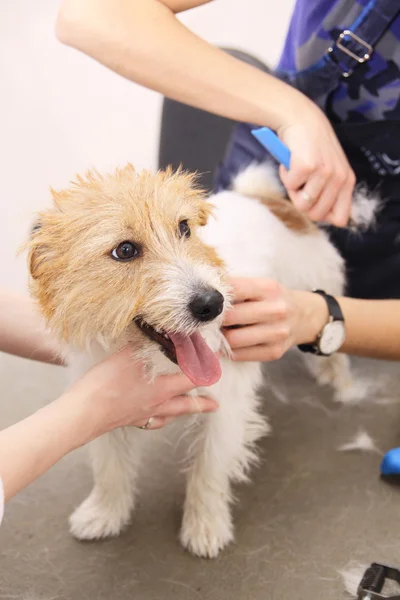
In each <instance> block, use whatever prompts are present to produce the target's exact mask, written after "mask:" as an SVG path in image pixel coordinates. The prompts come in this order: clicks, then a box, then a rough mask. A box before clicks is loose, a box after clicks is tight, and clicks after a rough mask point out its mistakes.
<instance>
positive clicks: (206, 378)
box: [170, 332, 221, 386]
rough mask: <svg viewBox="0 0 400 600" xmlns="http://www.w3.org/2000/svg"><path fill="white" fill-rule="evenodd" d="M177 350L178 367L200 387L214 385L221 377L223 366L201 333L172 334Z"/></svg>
mask: <svg viewBox="0 0 400 600" xmlns="http://www.w3.org/2000/svg"><path fill="white" fill-rule="evenodd" d="M170 338H171V340H172V341H173V343H174V346H175V350H176V358H177V360H178V365H179V366H180V368H181V370H182V371H183V372H184V374H185V375H186V376H187V377H189V379H190V380H191V381H192V382H193V383H194V384H195V385H198V386H201V385H204V386H208V385H213V384H214V383H217V381H218V379H219V378H220V377H221V365H220V364H219V360H218V358H217V357H216V355H215V354H214V352H213V351H212V350H211V349H210V348H209V347H208V346H207V344H206V343H205V341H204V339H203V337H202V336H201V335H200V333H198V332H196V333H193V334H192V335H190V336H189V335H182V334H180V333H174V334H172V335H171V334H170Z"/></svg>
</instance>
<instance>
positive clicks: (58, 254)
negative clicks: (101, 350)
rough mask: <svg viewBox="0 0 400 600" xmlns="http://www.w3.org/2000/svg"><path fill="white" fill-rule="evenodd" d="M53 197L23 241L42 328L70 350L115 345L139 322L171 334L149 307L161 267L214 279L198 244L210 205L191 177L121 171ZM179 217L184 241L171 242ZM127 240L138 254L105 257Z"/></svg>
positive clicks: (82, 180)
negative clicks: (186, 268)
mask: <svg viewBox="0 0 400 600" xmlns="http://www.w3.org/2000/svg"><path fill="white" fill-rule="evenodd" d="M52 196H53V204H54V206H53V208H52V209H50V210H45V211H43V212H41V213H40V214H39V221H40V224H41V227H40V228H39V229H37V230H36V231H34V232H33V234H32V236H31V240H30V241H29V242H28V250H29V262H30V270H31V275H32V286H31V288H32V294H33V296H34V297H35V298H36V299H37V300H38V302H39V304H40V307H41V309H42V312H43V314H44V316H45V318H46V321H47V322H48V324H49V325H50V327H51V328H52V329H53V330H54V331H55V332H56V333H57V334H58V336H59V337H60V338H61V339H63V340H65V341H68V342H72V343H73V344H74V345H78V346H83V345H85V344H86V343H87V342H88V341H90V340H92V339H94V338H96V337H97V338H98V337H100V338H103V339H106V340H107V341H108V342H109V341H113V340H116V339H118V338H119V336H120V335H121V334H122V333H123V332H124V331H125V330H126V329H127V328H128V327H129V326H130V324H131V322H132V319H134V318H135V317H137V316H138V315H140V316H142V317H144V318H146V320H148V321H149V322H151V324H152V325H153V326H155V327H164V328H165V327H172V328H173V327H177V326H178V324H177V323H174V322H171V323H168V315H167V314H166V313H165V312H163V307H162V304H161V303H160V302H157V298H161V297H162V292H163V287H164V286H165V279H164V274H165V272H166V271H168V268H169V267H172V266H173V265H175V266H176V264H179V261H190V262H192V263H193V264H196V263H201V264H205V265H209V266H213V267H217V268H219V269H221V271H222V268H223V265H222V263H221V261H220V260H219V258H218V257H217V255H216V253H215V252H214V250H213V249H212V248H209V247H207V246H205V245H204V244H203V243H202V242H201V241H200V240H199V238H198V237H197V236H196V229H197V228H198V227H200V226H202V225H205V223H206V222H207V218H208V216H209V215H210V213H211V210H212V206H211V205H210V204H209V203H208V202H207V201H206V200H205V197H204V194H203V192H202V191H201V190H199V189H198V188H197V187H196V176H195V175H193V174H191V173H186V172H183V171H182V170H178V171H177V172H175V173H174V172H172V169H167V170H166V171H160V172H158V173H157V174H156V175H153V174H152V173H151V172H150V171H142V172H141V173H137V172H136V171H135V169H134V167H133V166H132V165H130V164H128V165H127V166H126V167H125V168H123V169H117V170H116V171H115V172H114V173H113V174H109V175H104V176H103V175H100V174H99V173H98V172H97V171H89V172H87V173H86V176H85V177H81V176H78V177H77V178H76V181H75V182H73V183H72V184H71V186H70V187H69V188H68V189H66V190H63V191H60V192H55V191H53V190H52ZM183 219H187V220H188V221H189V225H190V228H191V231H192V233H191V236H190V238H188V239H186V238H185V239H182V238H181V237H180V236H179V222H180V221H181V220H183ZM127 240H128V241H131V242H134V243H135V244H138V245H139V246H140V247H141V249H142V254H141V256H140V257H138V258H136V259H134V260H133V261H131V262H125V263H120V262H117V261H115V260H113V259H112V258H111V257H110V253H111V252H112V250H113V249H114V248H115V247H116V246H118V244H120V243H121V242H123V241H127ZM134 335H137V332H136V333H135V334H134Z"/></svg>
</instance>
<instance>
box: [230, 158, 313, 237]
mask: <svg viewBox="0 0 400 600" xmlns="http://www.w3.org/2000/svg"><path fill="white" fill-rule="evenodd" d="M233 188H234V190H235V191H237V192H239V193H240V194H243V195H244V196H248V197H249V198H255V199H257V200H259V202H261V204H264V206H266V207H267V208H268V210H269V211H270V212H271V213H272V214H273V215H275V217H276V218H277V219H279V220H280V221H282V223H283V224H284V225H285V226H286V227H287V228H288V229H291V230H292V231H296V233H300V234H307V235H309V234H312V233H318V228H317V227H316V225H314V223H313V222H312V221H311V220H310V219H309V218H308V217H307V215H305V214H303V213H301V212H300V211H299V210H298V209H297V208H296V207H295V206H294V204H292V202H291V201H290V200H289V199H288V197H287V195H286V192H285V190H284V188H283V186H282V185H281V183H280V182H279V180H278V179H277V175H276V172H275V170H274V169H273V167H271V165H268V164H264V165H250V166H249V167H248V168H247V169H245V170H244V171H242V172H241V173H239V174H238V176H237V177H236V179H235V180H234V182H233Z"/></svg>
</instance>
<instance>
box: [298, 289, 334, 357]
mask: <svg viewBox="0 0 400 600" xmlns="http://www.w3.org/2000/svg"><path fill="white" fill-rule="evenodd" d="M293 295H294V299H295V303H296V305H297V309H298V310H297V312H298V326H297V328H296V331H295V335H294V345H296V346H297V345H299V344H311V343H314V342H315V340H316V339H317V337H318V335H319V334H320V333H321V331H322V329H323V328H324V326H325V325H326V324H327V323H328V321H329V310H328V307H327V304H326V302H325V300H324V298H322V297H321V296H320V295H319V294H314V293H313V292H302V291H294V292H293Z"/></svg>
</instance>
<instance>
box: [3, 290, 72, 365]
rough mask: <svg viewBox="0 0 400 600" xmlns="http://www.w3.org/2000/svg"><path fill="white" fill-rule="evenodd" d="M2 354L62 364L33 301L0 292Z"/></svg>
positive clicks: (54, 343) (53, 341)
mask: <svg viewBox="0 0 400 600" xmlns="http://www.w3.org/2000/svg"><path fill="white" fill-rule="evenodd" d="M0 351H1V352H7V353H9V354H15V355H16V356H21V357H23V358H30V359H32V360H38V361H41V362H48V363H53V364H62V359H61V356H60V353H59V348H58V346H57V344H56V342H55V340H54V339H53V338H52V336H51V335H50V333H49V332H48V331H46V329H45V327H44V323H43V321H42V319H41V317H40V315H39V313H38V312H37V311H36V308H35V305H34V303H33V302H32V300H30V298H28V297H25V296H22V295H19V294H14V293H11V292H4V291H2V292H0Z"/></svg>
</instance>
